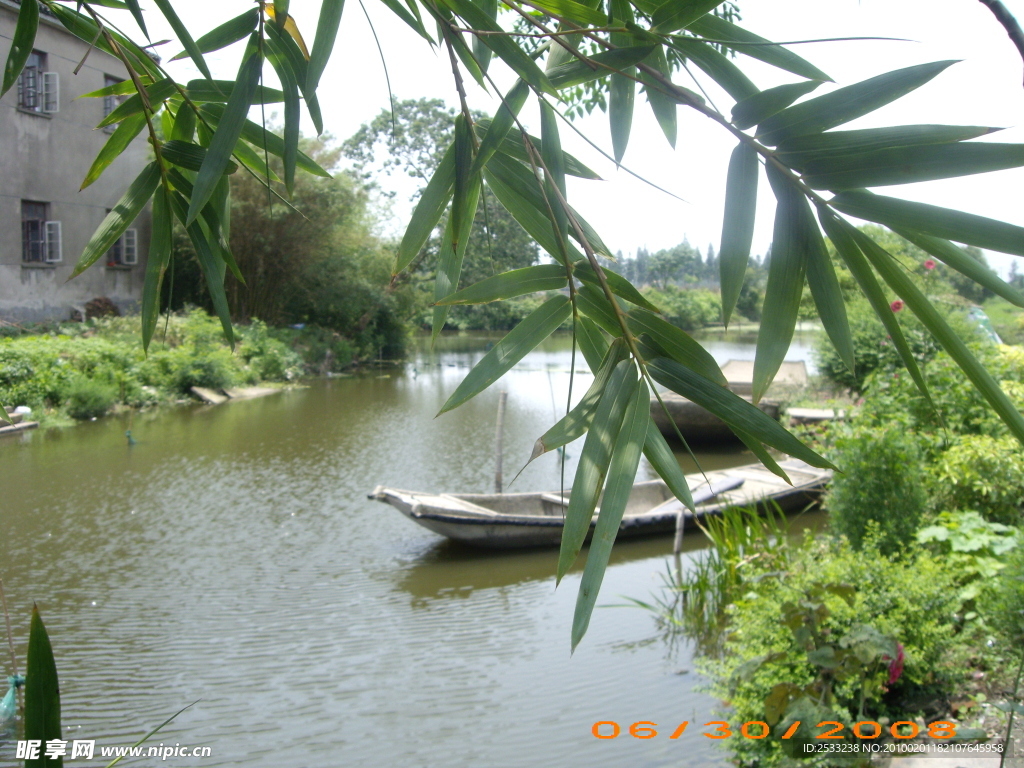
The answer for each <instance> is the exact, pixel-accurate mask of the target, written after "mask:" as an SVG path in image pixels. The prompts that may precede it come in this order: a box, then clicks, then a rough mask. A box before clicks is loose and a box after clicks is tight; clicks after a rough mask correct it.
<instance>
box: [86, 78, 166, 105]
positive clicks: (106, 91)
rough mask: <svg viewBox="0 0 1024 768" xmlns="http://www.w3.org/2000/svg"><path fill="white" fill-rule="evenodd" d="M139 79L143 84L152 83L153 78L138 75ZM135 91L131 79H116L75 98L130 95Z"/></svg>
mask: <svg viewBox="0 0 1024 768" xmlns="http://www.w3.org/2000/svg"><path fill="white" fill-rule="evenodd" d="M139 81H140V82H141V83H142V84H143V85H144V86H148V85H152V84H153V78H151V77H150V76H149V75H139ZM133 93H136V90H135V82H134V81H132V80H118V81H117V82H116V83H111V84H110V85H105V86H103V87H102V88H97V89H96V90H95V91H89V92H88V93H83V94H82V95H81V96H78V97H76V98H79V99H98V98H103V97H104V96H131V95H132V94H133Z"/></svg>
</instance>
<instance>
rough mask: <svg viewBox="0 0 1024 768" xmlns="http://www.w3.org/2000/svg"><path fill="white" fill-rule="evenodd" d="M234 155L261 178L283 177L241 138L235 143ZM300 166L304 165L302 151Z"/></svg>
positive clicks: (273, 178) (273, 179)
mask: <svg viewBox="0 0 1024 768" xmlns="http://www.w3.org/2000/svg"><path fill="white" fill-rule="evenodd" d="M234 157H235V159H236V160H238V162H240V163H241V164H242V165H244V166H245V167H246V168H248V169H249V170H250V171H253V172H254V173H255V174H256V175H258V176H260V177H261V179H269V180H270V181H281V178H280V177H279V176H278V175H277V174H276V173H275V172H274V169H273V168H271V167H270V166H268V165H267V163H266V160H265V159H264V158H263V157H261V156H260V155H259V154H258V153H257V152H256V150H254V149H253V148H252V147H251V146H250V145H249V144H247V143H246V142H244V141H242V140H241V139H239V141H238V143H237V144H235V149H234ZM310 162H312V161H310ZM299 167H300V168H302V167H303V165H302V153H301V152H300V153H299Z"/></svg>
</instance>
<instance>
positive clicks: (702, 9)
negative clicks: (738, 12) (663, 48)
mask: <svg viewBox="0 0 1024 768" xmlns="http://www.w3.org/2000/svg"><path fill="white" fill-rule="evenodd" d="M720 4H721V2H720V0H667V2H665V3H662V4H661V5H659V6H658V10H656V11H655V12H654V16H652V17H651V23H652V27H651V30H652V31H653V32H659V33H662V34H664V33H666V32H675V31H676V30H677V29H685V28H686V27H688V26H690V25H691V24H692V23H693V22H695V21H697V19H699V18H700V17H701V16H703V15H705V14H706V13H710V12H711V11H712V10H714V9H715V8H716V7H717V6H718V5H720Z"/></svg>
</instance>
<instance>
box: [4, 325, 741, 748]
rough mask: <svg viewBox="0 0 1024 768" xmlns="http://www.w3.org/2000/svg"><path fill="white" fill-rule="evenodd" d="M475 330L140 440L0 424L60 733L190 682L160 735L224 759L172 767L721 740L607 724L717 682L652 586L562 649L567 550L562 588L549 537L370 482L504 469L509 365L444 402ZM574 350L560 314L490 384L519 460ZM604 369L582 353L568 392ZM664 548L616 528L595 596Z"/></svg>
mask: <svg viewBox="0 0 1024 768" xmlns="http://www.w3.org/2000/svg"><path fill="white" fill-rule="evenodd" d="M481 341H482V340H481V339H480V337H479V336H478V337H466V336H462V337H458V338H454V339H453V338H446V339H444V340H443V342H442V344H441V345H439V348H438V350H435V351H433V352H429V351H425V350H423V351H421V352H420V353H419V354H418V355H417V356H416V357H415V359H414V360H413V361H412V362H410V363H409V364H408V365H406V366H403V367H400V368H397V369H391V370H390V371H389V370H388V369H383V370H382V371H380V372H378V371H376V370H375V371H373V372H372V373H369V374H367V375H363V376H355V377H352V378H342V379H331V380H326V381H317V382H313V383H312V384H311V385H310V386H309V387H308V388H305V389H301V390H296V391H291V392H284V393H281V394H276V395H273V396H271V397H267V398H264V399H260V400H252V401H246V402H236V403H231V404H229V405H225V406H219V407H209V406H195V407H183V408H176V409H167V410H160V411H154V412H151V413H145V414H139V415H137V416H136V417H135V418H134V422H133V424H132V432H133V434H134V435H135V436H136V438H137V439H138V444H137V445H135V446H132V447H129V446H128V445H127V444H126V441H125V438H124V431H125V429H126V427H127V423H126V421H125V420H123V419H119V418H110V419H105V420H101V421H98V422H95V423H88V424H84V425H81V426H78V427H75V428H73V429H66V430H46V431H40V432H36V433H27V434H25V435H24V436H23V437H20V438H15V439H7V440H5V441H3V442H0V466H2V467H3V473H2V479H0V576H2V578H3V579H4V584H5V587H6V591H7V596H8V602H9V604H10V607H11V611H12V616H11V618H12V621H13V623H14V632H15V638H16V645H17V650H18V653H19V656H20V658H21V660H22V668H24V658H25V642H26V639H27V636H28V619H29V615H30V612H31V607H32V604H33V602H37V603H38V604H39V607H40V610H41V612H42V615H43V617H44V619H45V621H46V622H47V626H48V628H49V630H50V634H51V637H52V640H53V645H54V649H55V653H56V658H57V664H58V667H59V670H60V674H61V692H62V706H63V718H64V733H65V738H69V739H75V738H78V739H96V740H97V742H98V743H99V744H100V745H107V746H112V745H127V744H131V743H133V742H134V741H135V740H136V739H137V738H138V737H139V736H140V735H141V734H143V733H145V732H146V731H147V730H149V729H150V728H152V727H153V726H154V725H156V724H157V723H159V722H161V721H162V720H163V719H165V718H166V717H167V716H168V715H169V714H170V713H172V712H174V711H176V710H178V709H179V708H181V707H182V706H184V705H185V704H187V703H189V702H193V701H197V700H198V703H196V705H195V706H194V707H192V708H191V709H189V710H188V711H187V712H185V713H183V714H182V715H181V716H180V717H179V718H178V719H177V720H176V721H174V722H173V723H172V724H171V725H169V726H168V727H167V728H165V729H164V731H162V732H161V734H159V735H158V737H157V739H156V743H159V742H163V743H165V744H174V743H180V744H189V745H209V746H211V747H212V750H213V757H212V758H207V759H205V760H202V761H199V760H191V759H184V758H178V759H176V761H175V762H176V764H178V765H193V764H194V765H199V764H202V765H203V766H218V765H221V766H223V765H243V764H244V765H246V766H249V767H253V766H274V768H278V767H279V766H282V765H287V766H307V765H308V766H311V765H382V764H385V763H390V764H395V765H402V766H421V765H422V766H438V765H445V766H451V767H452V768H457V767H458V766H473V767H474V768H476V767H477V766H501V767H502V768H504V767H505V766H510V767H511V766H536V765H554V764H558V765H564V766H583V765H586V766H619V765H623V764H626V763H627V762H628V763H629V764H631V765H637V766H668V765H672V766H679V765H706V764H713V763H715V762H716V761H717V762H718V763H720V764H721V762H722V759H721V756H720V755H719V754H718V753H717V752H715V751H714V750H713V748H712V747H711V746H710V745H709V744H707V743H702V742H706V741H707V740H706V739H701V740H699V741H698V740H697V739H696V738H694V739H692V740H690V741H688V742H686V743H685V744H683V743H680V742H679V741H668V740H665V739H652V740H650V741H639V740H636V739H632V738H620V739H616V740H614V741H598V740H596V739H594V738H593V736H592V735H591V733H590V727H591V725H592V724H593V723H594V722H595V721H597V720H618V721H620V722H622V723H625V724H628V723H631V722H634V721H636V720H653V721H655V722H665V723H669V722H673V721H675V722H681V721H682V720H686V719H692V720H697V719H699V718H701V717H705V716H706V715H709V714H710V710H711V708H712V707H713V706H714V705H715V702H713V701H711V700H710V699H709V698H708V697H707V696H705V695H704V694H701V693H699V692H695V691H694V684H695V683H696V682H698V681H697V679H696V677H695V676H694V675H692V674H691V675H686V676H682V677H681V676H678V675H676V674H674V672H675V671H676V669H677V668H678V666H679V665H680V663H682V664H683V665H684V666H688V664H687V663H686V661H685V659H672V658H667V657H666V655H665V649H664V647H663V646H662V645H661V644H660V643H653V644H652V643H648V642H646V641H648V640H649V639H650V638H651V637H652V635H653V634H654V623H653V621H652V619H651V617H650V616H649V615H647V614H646V613H645V612H643V611H639V610H635V609H627V608H599V609H598V610H597V612H596V613H595V616H594V619H593V621H592V622H591V629H590V632H589V634H588V636H587V638H586V639H585V640H584V642H583V644H582V645H581V646H580V648H579V649H578V650H577V652H576V654H575V655H574V656H573V657H572V658H570V656H569V652H568V651H569V627H570V624H571V620H572V608H573V604H574V601H575V595H576V589H577V587H578V584H579V571H578V570H577V571H576V572H574V573H573V574H570V575H569V576H567V577H566V579H565V580H564V583H563V584H562V585H561V586H560V587H559V588H558V589H557V590H556V589H555V585H554V579H553V573H554V563H555V557H556V554H555V553H554V552H551V551H538V552H526V553H518V554H509V555H503V554H498V555H495V554H487V555H483V554H480V553H475V552H470V551H466V550H465V549H461V548H458V547H454V546H452V545H450V544H447V543H445V542H444V541H442V540H441V539H439V538H438V537H437V536H435V535H434V534H432V533H430V532H428V531H426V530H425V529H422V528H419V527H418V526H416V525H413V524H412V523H410V522H409V521H408V520H406V519H405V518H403V517H402V516H401V515H399V514H397V513H396V512H395V511H394V510H392V509H390V508H389V507H387V506H385V505H382V504H379V503H377V502H372V501H369V500H367V499H366V494H367V492H369V491H370V490H372V488H373V487H374V486H375V485H377V484H378V483H381V484H387V485H392V486H397V487H406V488H416V489H424V490H435V491H444V490H459V491H486V490H488V489H489V488H490V487H491V484H492V476H493V469H494V468H493V432H494V417H495V404H496V399H497V394H496V390H497V387H495V388H492V390H490V391H488V392H486V393H484V394H483V395H481V396H480V397H478V398H476V399H475V400H473V401H471V402H470V403H468V404H467V405H466V406H463V407H461V408H459V409H457V410H456V411H454V412H453V413H450V414H446V415H445V416H443V417H441V418H438V419H436V420H435V419H434V414H436V412H437V410H438V409H439V408H440V407H441V405H442V403H443V402H444V401H445V399H446V398H447V397H448V395H449V394H450V393H451V392H452V390H453V389H454V388H455V386H456V385H457V383H458V381H459V380H460V379H461V378H462V376H464V375H465V373H466V370H467V367H468V366H469V365H471V364H472V363H473V362H474V361H475V360H477V359H479V357H480V356H481V355H482V354H483V352H482V343H481ZM569 360H570V355H569V349H568V345H567V343H566V341H565V339H564V338H561V337H558V338H554V339H552V340H550V341H549V342H548V343H547V344H546V345H545V346H544V347H542V348H541V349H540V350H538V352H537V353H535V354H533V355H530V356H529V357H528V358H526V359H525V360H524V361H523V362H522V364H521V365H520V366H517V367H516V368H515V369H513V370H512V371H510V372H509V374H507V375H506V376H505V377H504V379H503V381H502V382H501V384H500V386H501V387H504V388H506V389H507V390H508V391H509V405H508V412H507V415H506V442H505V455H506V472H505V474H506V477H511V476H512V474H514V471H513V470H518V468H519V467H518V464H521V463H522V462H524V461H525V459H526V457H528V455H529V452H530V448H531V446H532V444H533V441H534V440H535V439H536V438H537V436H538V435H540V434H541V433H543V432H544V431H545V430H546V429H547V428H548V427H549V426H550V425H551V423H552V420H553V418H554V414H555V413H557V411H558V410H559V409H562V408H564V403H565V402H566V398H567V396H568V386H569V376H568V375H566V374H565V371H567V370H568V367H569ZM380 376H385V377H386V378H379V377H380ZM588 384H589V377H588V376H586V375H583V374H579V375H578V376H577V378H576V381H575V383H574V392H575V395H574V397H578V396H579V395H580V394H581V393H582V392H583V390H584V389H585V387H586V386H587V385H588ZM578 451H579V448H578V447H577V446H570V447H569V450H568V457H567V460H566V468H565V473H566V477H568V478H571V476H572V473H573V471H574V469H575V462H576V461H577V460H578ZM749 460H750V459H749V457H745V456H743V455H742V454H735V453H730V454H724V455H719V456H718V457H717V459H714V461H720V462H734V463H743V462H746V461H749ZM707 461H708V462H712V461H713V459H712V458H711V457H708V458H707ZM517 463H518V464H517ZM702 463H703V462H702ZM513 465H516V466H514V467H513ZM561 472H562V470H561V467H560V466H559V461H558V457H557V456H556V455H548V456H544V457H542V458H541V459H539V460H538V461H536V462H534V463H533V464H531V465H530V466H529V467H528V468H527V469H526V470H525V471H524V472H523V474H522V476H521V477H520V478H519V479H518V480H517V482H516V486H515V490H535V489H553V488H557V487H558V486H559V483H560V478H561ZM641 473H642V474H645V475H647V476H649V475H650V471H649V470H648V469H646V468H644V469H642V472H641ZM699 544H700V540H699V539H696V538H693V539H692V540H691V541H690V546H699ZM670 549H671V541H670V540H667V539H656V540H649V541H639V542H633V543H628V544H626V545H623V546H621V547H618V548H617V550H616V552H615V554H614V555H613V559H612V564H611V566H610V568H609V570H608V575H607V577H606V579H605V583H604V588H603V589H604V591H603V595H604V597H603V599H602V600H601V601H600V603H601V604H611V603H620V602H623V601H622V600H621V599H619V598H618V596H620V595H631V596H641V597H643V596H645V595H648V594H649V593H650V592H651V590H652V589H655V588H657V586H658V585H659V584H660V577H659V575H658V574H659V572H660V571H662V570H663V568H664V562H665V558H666V555H668V553H669V551H670ZM0 658H6V654H2V655H0ZM4 667H5V668H6V667H7V664H6V661H5V664H4ZM706 719H710V718H708V717H705V720H706ZM702 722H703V721H702ZM0 739H2V736H0ZM13 765H14V759H13V745H12V744H10V742H7V743H0V766H13Z"/></svg>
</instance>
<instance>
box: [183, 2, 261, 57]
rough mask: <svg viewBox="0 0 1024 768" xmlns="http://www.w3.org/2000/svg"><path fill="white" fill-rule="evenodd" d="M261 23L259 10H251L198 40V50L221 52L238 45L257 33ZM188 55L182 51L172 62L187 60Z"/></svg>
mask: <svg viewBox="0 0 1024 768" xmlns="http://www.w3.org/2000/svg"><path fill="white" fill-rule="evenodd" d="M259 21H260V12H259V9H258V8H251V9H249V10H248V11H246V12H245V13H242V14H239V15H238V16H235V18H233V19H230V20H229V21H225V22H224V23H223V24H221V25H220V26H219V27H216V28H214V29H212V30H210V31H209V32H207V33H206V34H205V35H203V36H202V37H200V38H199V39H198V40H196V48H198V49H199V50H200V51H201V52H202V53H212V52H213V51H219V50H220V49H221V48H226V47H227V46H229V45H231V44H232V43H237V42H238V41H239V40H244V39H245V38H246V37H248V36H249V35H251V34H252V33H253V31H255V29H256V25H257V24H259ZM188 55H189V54H188V51H182V52H181V53H179V54H177V55H175V56H172V57H171V61H177V60H178V59H184V58H187V57H188Z"/></svg>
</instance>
